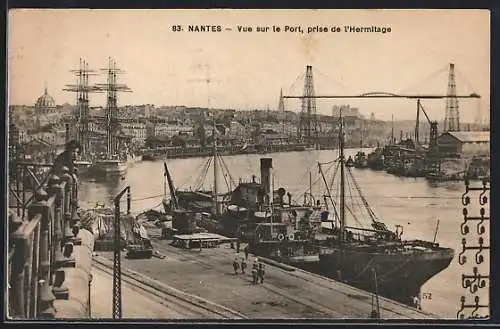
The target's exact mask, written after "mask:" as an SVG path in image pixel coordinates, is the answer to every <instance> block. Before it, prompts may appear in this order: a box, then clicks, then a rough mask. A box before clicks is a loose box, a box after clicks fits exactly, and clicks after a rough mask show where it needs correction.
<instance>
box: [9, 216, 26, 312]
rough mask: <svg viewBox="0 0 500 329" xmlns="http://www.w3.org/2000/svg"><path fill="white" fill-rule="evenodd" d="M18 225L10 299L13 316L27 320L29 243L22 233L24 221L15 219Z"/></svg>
mask: <svg viewBox="0 0 500 329" xmlns="http://www.w3.org/2000/svg"><path fill="white" fill-rule="evenodd" d="M12 222H14V223H15V224H16V225H18V227H17V229H16V231H15V232H14V233H13V234H12V240H13V243H14V254H13V257H12V264H11V269H10V270H11V288H10V290H11V293H10V296H9V297H10V298H11V301H12V311H13V313H14V314H12V315H13V316H14V317H18V318H25V317H26V312H25V308H24V297H25V291H24V290H25V289H24V273H25V267H26V262H27V260H28V250H27V241H26V238H25V236H24V234H23V231H22V227H23V225H22V221H20V220H17V221H16V220H15V219H13V220H12V221H11V223H12Z"/></svg>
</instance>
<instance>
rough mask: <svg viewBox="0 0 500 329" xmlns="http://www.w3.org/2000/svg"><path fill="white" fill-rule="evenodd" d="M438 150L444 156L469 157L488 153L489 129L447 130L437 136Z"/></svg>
mask: <svg viewBox="0 0 500 329" xmlns="http://www.w3.org/2000/svg"><path fill="white" fill-rule="evenodd" d="M438 145H439V151H440V153H441V154H443V155H445V156H459V157H470V156H475V155H489V154H490V132H489V131H449V132H446V133H444V134H442V135H441V136H439V137H438Z"/></svg>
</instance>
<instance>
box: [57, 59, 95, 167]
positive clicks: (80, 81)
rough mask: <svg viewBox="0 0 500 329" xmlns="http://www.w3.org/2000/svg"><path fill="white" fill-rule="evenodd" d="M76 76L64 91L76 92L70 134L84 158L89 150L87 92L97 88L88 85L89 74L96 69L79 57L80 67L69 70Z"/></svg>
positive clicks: (93, 72)
mask: <svg viewBox="0 0 500 329" xmlns="http://www.w3.org/2000/svg"><path fill="white" fill-rule="evenodd" d="M70 72H73V73H74V74H75V76H76V84H75V85H66V88H64V89H63V90H64V91H70V92H75V93H76V108H75V112H74V113H73V120H72V121H73V123H74V126H73V127H72V128H73V129H72V130H73V132H72V133H71V135H73V136H74V138H75V139H76V140H78V141H79V142H80V144H81V146H82V150H81V151H82V155H83V157H84V158H86V157H87V156H88V153H89V150H90V141H89V117H90V110H89V93H90V92H97V91H98V89H97V88H96V87H94V86H89V76H90V75H96V74H97V73H96V71H94V70H90V69H89V64H88V63H87V61H85V60H84V59H81V58H80V67H79V69H77V70H71V71H70Z"/></svg>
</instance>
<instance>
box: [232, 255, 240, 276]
mask: <svg viewBox="0 0 500 329" xmlns="http://www.w3.org/2000/svg"><path fill="white" fill-rule="evenodd" d="M239 268H240V263H239V262H238V257H235V258H234V262H233V269H234V274H235V275H238V270H239Z"/></svg>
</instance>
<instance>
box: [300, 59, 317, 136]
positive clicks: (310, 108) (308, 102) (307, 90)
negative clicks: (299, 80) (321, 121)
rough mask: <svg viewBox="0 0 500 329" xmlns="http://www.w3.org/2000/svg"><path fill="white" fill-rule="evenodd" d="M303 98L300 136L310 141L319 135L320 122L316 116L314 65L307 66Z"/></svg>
mask: <svg viewBox="0 0 500 329" xmlns="http://www.w3.org/2000/svg"><path fill="white" fill-rule="evenodd" d="M303 96H304V97H303V98H302V110H301V112H300V122H299V124H300V129H299V134H300V137H303V138H305V139H307V140H309V141H311V140H312V139H314V138H315V137H317V133H318V122H317V117H316V98H315V94H314V81H313V73H312V66H311V65H307V67H306V78H305V81H304V94H303Z"/></svg>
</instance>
